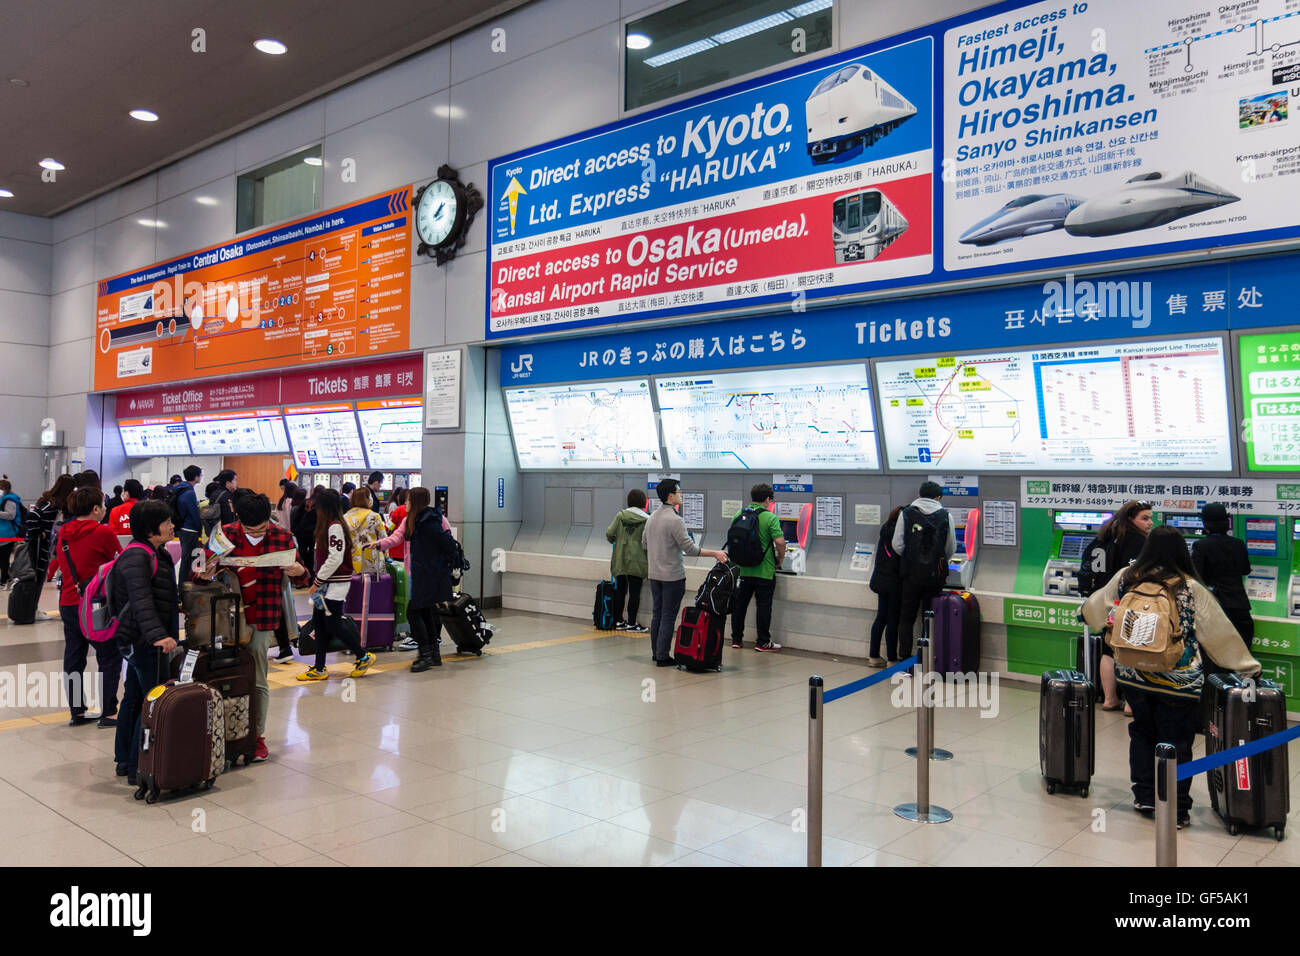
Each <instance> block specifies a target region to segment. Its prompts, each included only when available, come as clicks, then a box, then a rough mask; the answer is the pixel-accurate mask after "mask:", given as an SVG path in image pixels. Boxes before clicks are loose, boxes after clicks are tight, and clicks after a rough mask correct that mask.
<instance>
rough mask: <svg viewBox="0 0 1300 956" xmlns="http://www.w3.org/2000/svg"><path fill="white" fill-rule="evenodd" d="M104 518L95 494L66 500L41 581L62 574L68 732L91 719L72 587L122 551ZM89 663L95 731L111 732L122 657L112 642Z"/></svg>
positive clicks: (85, 645) (85, 644) (81, 492)
mask: <svg viewBox="0 0 1300 956" xmlns="http://www.w3.org/2000/svg"><path fill="white" fill-rule="evenodd" d="M103 517H104V493H103V492H102V491H100V490H99V489H98V488H89V487H87V488H78V489H77V490H76V491H74V492H73V493H72V494H70V495H68V520H67V522H66V523H65V524H64V525H63V527H61V528H60V529H59V534H58V537H57V538H56V539H55V542H54V547H53V548H51V549H50V550H51V552H52V553H51V555H50V570H49V573H48V574H47V576H46V579H47V580H53V579H54V573H55V572H56V571H59V572H62V574H63V580H62V586H61V587H60V589H59V615H60V616H61V617H62V618H63V679H64V680H65V681H67V685H68V708H69V710H71V711H72V719H71V720H69V721H68V726H69V727H77V726H80V725H81V724H84V723H86V722H87V721H89V720H90V719H91V718H89V717H87V716H86V695H85V694H84V693H83V688H84V687H85V683H84V672H85V670H86V652H87V651H88V650H89V649H90V647H91V646H92V645H91V643H90V642H89V641H88V640H86V638H85V635H83V634H82V633H81V624H80V622H79V621H78V620H77V605H78V604H79V603H80V600H81V593H80V590H79V589H78V585H79V584H82V583H87V582H89V581H90V579H91V578H92V577H94V575H95V572H96V571H98V570H99V566H100V565H101V564H103V563H104V562H106V561H111V560H112V559H113V558H115V557H116V556H117V553H118V552H119V551H121V550H122V546H121V545H120V544H118V541H117V535H115V534H114V533H113V532H112V531H111V530H110V529H109V527H108V525H105V524H100V522H101V521H102V520H103ZM93 647H94V648H95V659H96V660H97V661H98V662H99V674H100V678H101V679H102V680H103V690H102V694H103V707H102V708H101V710H100V717H99V726H100V727H116V726H117V719H116V718H115V716H114V715H115V714H117V687H118V684H119V683H120V681H121V678H122V655H121V654H120V653H119V651H118V649H117V642H116V641H105V642H104V643H102V644H94V645H93Z"/></svg>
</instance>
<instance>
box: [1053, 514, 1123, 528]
mask: <svg viewBox="0 0 1300 956" xmlns="http://www.w3.org/2000/svg"><path fill="white" fill-rule="evenodd" d="M1111 515H1112V512H1110V511H1058V512H1057V513H1056V519H1055V520H1056V526H1057V527H1058V528H1069V529H1070V530H1072V531H1096V530H1097V529H1098V528H1100V527H1101V526H1102V525H1104V524H1105V523H1106V522H1107V521H1109V520H1110V519H1111Z"/></svg>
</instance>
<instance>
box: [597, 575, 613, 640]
mask: <svg viewBox="0 0 1300 956" xmlns="http://www.w3.org/2000/svg"><path fill="white" fill-rule="evenodd" d="M617 595H618V582H617V581H615V580H614V579H613V578H610V579H609V580H608V581H601V582H600V583H599V584H597V585H596V603H595V605H593V606H592V609H591V623H592V624H593V625H595V628H596V630H598V631H612V630H614V625H615V624H617V623H618V620H617V619H616V618H615V617H614V598H615V597H617Z"/></svg>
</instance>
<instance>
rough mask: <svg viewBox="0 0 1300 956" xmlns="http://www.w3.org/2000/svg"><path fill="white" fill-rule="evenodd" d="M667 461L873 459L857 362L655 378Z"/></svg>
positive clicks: (754, 464)
mask: <svg viewBox="0 0 1300 956" xmlns="http://www.w3.org/2000/svg"><path fill="white" fill-rule="evenodd" d="M655 389H656V392H657V396H658V400H659V414H660V419H661V421H662V423H663V428H664V443H665V446H666V448H667V453H668V464H669V466H670V467H672V468H723V469H729V468H747V469H774V470H775V469H782V468H802V467H813V466H820V467H834V468H836V469H845V470H849V469H868V468H877V467H879V463H880V462H879V456H878V454H877V451H876V434H875V431H876V429H875V416H874V415H873V414H872V408H871V390H870V385H869V383H868V381H867V374H866V366H864V365H835V366H824V367H821V368H805V369H774V370H771V371H764V372H738V373H728V374H719V375H696V376H688V377H678V378H656V379H655Z"/></svg>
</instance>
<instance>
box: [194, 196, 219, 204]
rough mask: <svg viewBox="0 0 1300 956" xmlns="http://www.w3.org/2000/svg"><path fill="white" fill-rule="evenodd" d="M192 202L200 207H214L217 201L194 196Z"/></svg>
mask: <svg viewBox="0 0 1300 956" xmlns="http://www.w3.org/2000/svg"><path fill="white" fill-rule="evenodd" d="M194 201H195V202H196V203H198V204H199V205H200V206H215V205H216V204H217V201H216V200H215V199H213V198H212V197H211V196H195V197H194Z"/></svg>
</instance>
